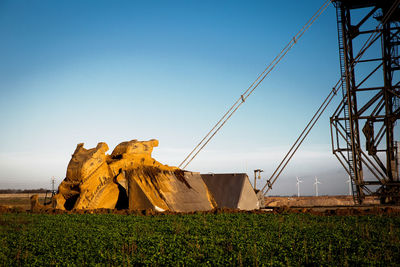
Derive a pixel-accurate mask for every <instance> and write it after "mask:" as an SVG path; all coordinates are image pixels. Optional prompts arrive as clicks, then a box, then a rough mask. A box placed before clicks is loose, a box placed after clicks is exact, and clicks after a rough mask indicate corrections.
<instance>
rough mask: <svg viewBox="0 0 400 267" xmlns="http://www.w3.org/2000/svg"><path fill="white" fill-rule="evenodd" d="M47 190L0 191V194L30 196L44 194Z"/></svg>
mask: <svg viewBox="0 0 400 267" xmlns="http://www.w3.org/2000/svg"><path fill="white" fill-rule="evenodd" d="M46 191H48V189H44V188H39V189H0V194H23V193H26V194H31V193H46Z"/></svg>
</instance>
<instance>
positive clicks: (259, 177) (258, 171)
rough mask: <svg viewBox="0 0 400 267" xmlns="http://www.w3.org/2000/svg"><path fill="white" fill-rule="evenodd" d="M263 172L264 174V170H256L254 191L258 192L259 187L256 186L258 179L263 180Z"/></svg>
mask: <svg viewBox="0 0 400 267" xmlns="http://www.w3.org/2000/svg"><path fill="white" fill-rule="evenodd" d="M262 172H264V170H261V169H257V170H254V191H256V190H257V186H256V184H257V178H258V179H261V173H262ZM257 173H258V177H257Z"/></svg>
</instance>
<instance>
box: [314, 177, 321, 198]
mask: <svg viewBox="0 0 400 267" xmlns="http://www.w3.org/2000/svg"><path fill="white" fill-rule="evenodd" d="M318 184H320V182H319V181H318V178H317V176H315V183H314V185H315V196H318Z"/></svg>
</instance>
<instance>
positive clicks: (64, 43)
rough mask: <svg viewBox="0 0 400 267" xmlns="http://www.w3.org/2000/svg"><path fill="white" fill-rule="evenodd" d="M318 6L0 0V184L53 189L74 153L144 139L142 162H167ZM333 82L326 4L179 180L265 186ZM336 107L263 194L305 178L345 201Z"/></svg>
mask: <svg viewBox="0 0 400 267" xmlns="http://www.w3.org/2000/svg"><path fill="white" fill-rule="evenodd" d="M323 2H324V1H314V0H313V1H311V0H310V1H301V2H300V1H294V0H293V1H285V2H281V1H194V0H193V1H35V2H33V1H4V0H3V1H0V34H1V36H2V38H1V39H2V41H1V42H0V125H1V129H2V130H1V131H0V140H1V141H0V187H1V188H36V187H49V186H50V178H51V176H55V177H56V179H57V180H58V182H60V181H61V180H62V179H63V178H64V177H65V172H66V167H67V164H68V162H69V160H70V157H71V154H72V153H73V151H74V150H75V147H76V144H77V143H80V142H84V143H85V147H86V148H91V147H94V146H95V145H96V144H97V143H98V142H101V141H104V142H106V143H107V144H108V145H109V147H110V151H109V152H110V153H111V151H112V149H113V147H115V145H117V144H118V143H120V142H122V141H126V140H131V139H139V140H147V139H151V138H156V139H158V140H159V141H160V145H159V147H158V148H156V149H155V150H154V152H153V156H154V158H156V159H157V160H158V161H160V162H162V163H165V164H168V165H178V164H179V163H180V162H181V161H182V160H183V159H184V157H185V156H186V155H187V153H189V152H190V150H191V149H192V148H193V147H194V145H195V144H196V143H197V142H198V141H199V140H201V138H202V137H203V135H204V134H205V133H206V132H207V131H208V130H209V129H210V128H211V127H212V125H213V124H214V123H215V122H216V121H218V119H219V118H220V117H221V116H222V114H224V112H225V111H226V110H227V108H228V107H230V105H232V104H233V102H234V101H235V100H236V99H237V97H238V96H239V95H240V94H241V93H242V92H243V91H244V90H245V89H247V87H248V86H249V85H250V84H251V83H252V82H253V81H254V80H255V79H256V78H257V76H258V75H259V74H260V73H261V72H262V71H263V69H264V68H265V67H266V65H268V63H269V62H270V61H271V60H272V59H273V58H274V57H275V56H276V54H277V53H279V51H280V50H281V49H282V48H283V47H284V45H285V44H286V43H287V42H288V41H289V40H290V39H291V38H292V36H293V35H294V34H295V33H296V32H297V31H298V30H299V29H300V28H301V27H302V26H303V25H304V24H305V23H306V22H307V20H308V19H309V18H310V17H311V16H312V15H313V14H314V12H315V11H316V10H317V9H318V8H319V7H320V6H321V5H322V3H323ZM338 78H339V62H338V51H337V33H336V17H335V10H334V8H333V6H330V7H328V9H327V10H326V11H325V13H324V14H323V15H322V16H321V17H320V18H319V19H318V20H317V21H316V23H315V24H314V25H313V26H312V27H311V28H310V30H309V31H308V32H307V33H306V34H305V35H304V36H303V38H302V39H301V40H300V41H299V42H298V44H297V45H296V46H295V47H294V48H293V49H292V50H291V51H290V52H289V53H288V55H287V56H286V57H285V59H284V60H283V61H282V62H281V63H280V64H279V65H278V66H277V68H276V69H275V70H274V71H273V72H272V73H271V75H270V76H269V77H268V78H267V79H266V80H265V81H264V82H263V83H262V84H261V85H260V86H259V88H258V89H257V90H256V91H255V93H254V94H253V95H252V96H251V97H250V98H249V99H248V100H247V101H246V103H245V105H243V106H242V108H240V110H239V111H238V112H237V113H236V114H235V116H234V117H233V118H232V119H231V120H230V121H229V122H228V124H227V125H226V126H225V127H224V128H223V129H222V131H221V132H220V133H219V134H218V135H217V136H216V137H215V138H214V139H213V140H212V141H211V143H210V144H209V145H208V146H207V147H206V149H205V150H203V151H202V152H201V154H200V155H199V156H198V158H196V159H195V160H194V161H193V163H192V164H191V165H190V166H189V168H188V169H190V170H193V171H200V172H248V173H249V175H252V170H253V169H256V168H262V169H264V170H265V173H264V175H263V177H264V178H265V177H266V176H267V175H268V174H270V173H272V170H273V169H274V168H275V167H276V166H277V164H278V162H279V161H280V159H281V158H282V156H283V155H284V154H285V153H286V151H287V150H288V148H289V147H290V146H291V144H292V143H293V142H294V140H295V139H296V138H297V136H298V134H299V133H300V132H301V129H302V128H303V127H304V126H305V124H306V123H307V122H308V120H309V119H310V118H311V116H312V115H313V113H314V112H315V111H316V109H317V107H318V106H319V104H320V103H321V102H322V100H323V98H324V97H325V96H326V95H327V94H328V93H329V91H330V90H331V88H332V86H333V85H334V84H335V83H336V81H337V80H338ZM338 101H339V99H335V101H334V102H333V103H332V105H331V106H330V108H328V110H327V111H326V113H325V114H324V115H323V116H322V117H321V119H320V122H319V123H318V125H317V126H316V127H315V129H314V130H313V132H312V133H311V134H310V136H309V138H308V139H307V141H306V142H305V144H304V146H303V147H302V148H301V149H300V151H299V153H298V154H296V156H295V158H294V160H293V162H291V163H290V164H289V166H288V168H287V170H286V171H285V172H284V173H283V174H282V177H281V179H280V180H279V182H278V183H277V186H276V189H274V191H273V193H275V194H289V195H291V194H294V193H296V187H295V181H296V178H295V176H296V175H298V176H301V177H303V180H305V182H304V183H303V184H302V186H303V187H304V189H302V191H303V190H304V191H303V192H304V193H307V194H312V193H313V188H312V183H313V181H314V176H315V175H317V176H318V177H319V178H320V180H321V182H322V184H321V185H320V188H319V191H320V194H324V193H325V194H327V193H332V194H344V193H346V192H347V191H346V190H347V187H346V184H345V182H344V181H345V180H346V179H347V178H346V175H345V174H344V171H343V170H342V168H341V166H339V163H338V162H337V160H336V159H335V158H334V156H333V154H332V153H331V151H330V149H331V145H330V132H329V131H330V130H329V115H331V114H332V112H333V109H334V108H335V107H336V105H337V103H338ZM251 177H252V176H251ZM251 180H252V179H251ZM261 183H262V182H261ZM331 185H336V187H332V186H331ZM324 186H325V189H324ZM328 188H329V189H328Z"/></svg>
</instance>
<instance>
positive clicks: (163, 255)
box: [0, 213, 400, 266]
mask: <svg viewBox="0 0 400 267" xmlns="http://www.w3.org/2000/svg"><path fill="white" fill-rule="evenodd" d="M399 225H400V217H399V216H388V215H384V216H378V215H368V216H316V215H310V214H251V213H232V214H229V213H220V214H193V215H156V216H138V215H116V214H83V215H78V214H59V215H49V214H29V213H11V214H0V242H1V244H0V265H1V266H10V265H21V264H22V265H37V266H43V265H68V264H69V265H71V264H75V265H95V264H100V265H133V264H145V265H198V264H203V265H245V266H247V265H256V266H257V265H305V264H311V265H321V264H323V265H336V266H337V265H342V266H343V265H354V264H357V265H360V264H362V265H371V264H374V265H375V264H378V265H397V264H399V263H400V229H399Z"/></svg>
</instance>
